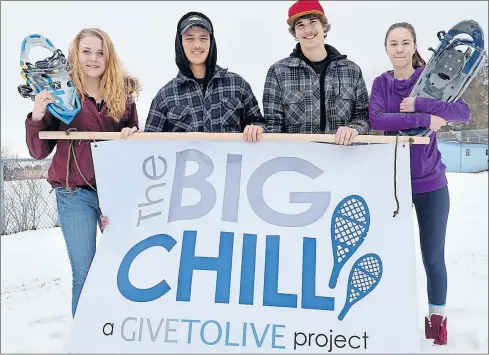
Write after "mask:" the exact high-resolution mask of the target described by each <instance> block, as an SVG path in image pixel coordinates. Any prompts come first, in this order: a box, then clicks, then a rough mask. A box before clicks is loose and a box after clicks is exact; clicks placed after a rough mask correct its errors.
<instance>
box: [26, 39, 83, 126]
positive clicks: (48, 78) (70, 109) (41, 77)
mask: <svg viewBox="0 0 489 355" xmlns="http://www.w3.org/2000/svg"><path fill="white" fill-rule="evenodd" d="M37 46H41V47H44V48H46V49H48V50H49V51H51V53H52V55H51V56H50V57H48V58H45V59H44V60H40V61H36V62H32V60H31V58H30V57H29V53H30V51H31V49H32V48H34V47H37ZM20 67H21V75H22V78H23V79H24V80H25V81H26V84H24V85H19V87H18V88H17V90H18V92H19V94H20V95H21V96H22V97H25V98H30V99H32V100H35V96H36V95H37V94H38V93H40V92H41V91H42V90H44V89H45V90H48V91H50V92H51V94H52V95H53V96H54V99H55V102H54V103H50V104H48V106H47V109H48V110H49V112H51V113H52V114H53V116H54V117H56V118H58V119H59V120H61V121H63V122H64V123H66V124H69V123H70V122H71V121H72V120H73V118H74V117H75V116H76V114H77V113H78V112H79V111H80V108H81V105H80V100H79V98H78V95H77V93H76V90H75V87H74V85H73V82H72V81H71V77H70V71H69V64H68V61H67V59H66V57H65V56H64V54H63V53H62V52H61V50H59V49H56V48H55V47H54V45H53V44H52V43H51V41H50V40H49V39H48V38H46V37H44V36H41V35H38V34H32V35H30V36H27V37H26V38H25V39H24V41H23V42H22V48H21V52H20Z"/></svg>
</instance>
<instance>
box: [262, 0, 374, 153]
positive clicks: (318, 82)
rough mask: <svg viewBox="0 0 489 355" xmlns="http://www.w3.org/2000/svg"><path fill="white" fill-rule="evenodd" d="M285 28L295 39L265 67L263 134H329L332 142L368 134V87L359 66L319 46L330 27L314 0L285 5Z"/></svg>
mask: <svg viewBox="0 0 489 355" xmlns="http://www.w3.org/2000/svg"><path fill="white" fill-rule="evenodd" d="M287 23H288V24H289V26H290V27H289V32H290V34H292V36H294V38H295V39H296V40H297V41H299V43H297V45H296V47H295V49H294V51H293V52H292V53H291V54H290V56H289V57H287V58H284V59H282V60H280V61H278V62H276V63H274V64H273V65H272V66H271V67H270V69H269V70H268V73H267V77H266V81H265V89H264V92H263V110H264V116H265V119H266V121H267V122H268V124H267V131H268V132H277V133H278V132H285V133H335V134H336V138H335V142H336V143H337V144H344V145H347V144H350V143H351V142H352V141H353V139H354V138H355V136H357V135H358V134H368V133H369V131H370V125H369V121H368V91H367V87H366V85H365V81H364V79H363V76H362V71H361V69H360V67H359V66H358V65H357V64H355V63H353V62H352V61H350V60H348V59H347V58H346V55H341V54H340V53H339V52H338V51H337V50H336V49H335V48H334V47H333V46H331V45H328V44H325V43H324V39H325V38H326V33H327V32H328V31H329V30H330V28H331V26H330V25H329V23H328V20H327V18H326V16H325V15H324V10H323V8H322V6H321V4H320V3H319V1H303V0H299V1H297V2H296V3H294V4H293V5H292V6H291V7H290V9H289V18H288V20H287Z"/></svg>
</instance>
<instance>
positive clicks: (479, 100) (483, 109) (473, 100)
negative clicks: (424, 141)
mask: <svg viewBox="0 0 489 355" xmlns="http://www.w3.org/2000/svg"><path fill="white" fill-rule="evenodd" d="M488 75H489V60H488V59H487V58H486V61H485V63H484V66H483V68H482V69H481V70H480V71H479V72H478V73H477V75H476V77H475V78H474V80H472V82H471V83H470V85H469V87H468V88H467V90H465V92H464V94H463V96H462V97H463V99H464V100H465V101H466V102H467V104H468V105H469V106H470V113H471V119H470V121H469V123H468V124H461V123H451V124H450V125H447V126H445V127H443V129H442V130H441V131H450V130H463V131H466V130H473V129H482V128H488V126H489V122H488V120H489V112H488V109H489V106H488V104H489V103H488V97H487V95H488V84H489V80H488Z"/></svg>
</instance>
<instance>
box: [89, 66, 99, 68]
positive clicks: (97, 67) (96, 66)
mask: <svg viewBox="0 0 489 355" xmlns="http://www.w3.org/2000/svg"><path fill="white" fill-rule="evenodd" d="M87 67H89V68H98V65H87Z"/></svg>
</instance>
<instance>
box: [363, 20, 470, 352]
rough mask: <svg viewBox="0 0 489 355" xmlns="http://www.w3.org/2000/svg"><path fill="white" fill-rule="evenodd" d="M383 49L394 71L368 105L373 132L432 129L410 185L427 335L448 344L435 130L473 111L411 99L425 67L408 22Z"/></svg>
mask: <svg viewBox="0 0 489 355" xmlns="http://www.w3.org/2000/svg"><path fill="white" fill-rule="evenodd" d="M384 46H385V49H386V52H387V55H388V56H389V59H390V61H391V62H392V65H393V69H394V70H391V71H387V72H385V73H384V74H382V75H381V76H379V77H377V78H376V79H375V80H374V83H373V86H372V92H371V98H370V106H369V116H370V123H371V126H372V129H374V130H380V131H384V132H385V134H387V135H397V134H398V131H399V130H405V129H411V128H418V127H426V128H429V129H431V130H432V131H433V132H432V133H431V134H430V143H429V144H428V145H412V146H411V186H412V193H413V204H414V207H415V209H416V215H417V218H418V225H419V235H420V245H421V254H422V258H423V264H424V267H425V270H426V277H427V284H428V285H427V288H428V302H429V315H428V316H427V317H425V335H426V338H427V339H433V340H434V344H436V345H445V344H446V343H447V317H446V315H445V302H446V295H447V272H446V267H445V255H444V254H445V234H446V227H447V220H448V213H449V209H450V199H449V194H448V187H447V178H446V176H445V165H443V163H442V161H441V154H440V152H439V151H438V147H437V142H436V131H437V130H438V129H440V128H441V127H443V126H445V125H446V123H447V122H448V121H457V122H468V121H469V120H470V109H469V106H468V105H467V103H466V102H465V101H464V100H463V99H459V100H458V101H457V102H442V101H439V100H435V99H430V98H423V97H416V98H413V97H409V94H410V92H411V90H412V89H413V86H414V84H415V83H416V81H417V80H418V78H419V76H420V75H421V73H422V71H423V69H424V66H425V64H426V63H425V61H424V60H423V59H422V58H421V56H420V55H419V53H418V50H417V49H416V33H415V31H414V28H413V27H412V26H411V25H410V24H408V23H396V24H393V25H392V26H391V27H390V28H389V30H388V31H387V33H386V36H385V40H384Z"/></svg>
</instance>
